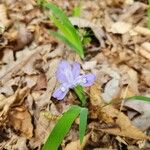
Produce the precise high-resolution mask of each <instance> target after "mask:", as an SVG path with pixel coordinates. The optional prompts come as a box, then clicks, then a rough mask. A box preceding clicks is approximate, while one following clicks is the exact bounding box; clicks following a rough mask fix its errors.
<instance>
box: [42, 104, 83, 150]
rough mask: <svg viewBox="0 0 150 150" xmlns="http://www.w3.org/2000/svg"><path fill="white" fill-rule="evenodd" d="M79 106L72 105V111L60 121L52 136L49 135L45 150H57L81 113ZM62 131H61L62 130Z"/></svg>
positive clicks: (66, 113) (65, 114)
mask: <svg viewBox="0 0 150 150" xmlns="http://www.w3.org/2000/svg"><path fill="white" fill-rule="evenodd" d="M80 110H81V108H80V107H79V106H75V105H72V106H71V107H70V109H69V110H68V111H67V112H65V113H64V115H63V116H62V117H61V118H60V119H59V120H58V122H57V123H56V125H55V127H54V128H53V130H52V132H51V134H50V135H49V137H48V139H47V141H46V143H45V144H44V147H43V150H49V149H50V148H51V149H52V150H57V149H58V147H59V145H60V144H61V142H62V140H63V139H64V137H65V135H66V134H67V133H68V132H69V129H70V128H71V125H72V123H73V122H74V120H75V119H76V118H77V116H78V115H79V113H80ZM60 129H61V130H60Z"/></svg>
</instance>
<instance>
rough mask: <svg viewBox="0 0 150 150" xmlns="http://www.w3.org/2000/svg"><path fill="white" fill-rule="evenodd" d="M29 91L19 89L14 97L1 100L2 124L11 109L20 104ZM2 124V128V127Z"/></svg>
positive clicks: (0, 114)
mask: <svg viewBox="0 0 150 150" xmlns="http://www.w3.org/2000/svg"><path fill="white" fill-rule="evenodd" d="M28 91H29V89H28V88H26V87H25V88H23V89H18V90H17V91H16V92H15V94H14V95H12V96H10V97H8V98H3V99H1V100H0V110H1V111H0V120H1V123H2V120H3V118H6V117H7V114H8V111H9V110H10V109H11V107H12V106H15V104H17V105H18V104H20V103H22V101H23V100H24V98H25V97H26V95H27V93H28ZM1 123H0V126H1Z"/></svg>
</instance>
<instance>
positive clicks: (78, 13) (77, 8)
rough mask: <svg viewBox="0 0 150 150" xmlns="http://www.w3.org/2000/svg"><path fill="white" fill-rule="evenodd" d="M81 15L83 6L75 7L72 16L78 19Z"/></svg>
mask: <svg viewBox="0 0 150 150" xmlns="http://www.w3.org/2000/svg"><path fill="white" fill-rule="evenodd" d="M80 14H81V4H79V5H77V6H75V7H74V9H73V12H72V16H75V17H78V16H80Z"/></svg>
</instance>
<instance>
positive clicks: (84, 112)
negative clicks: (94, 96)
mask: <svg viewBox="0 0 150 150" xmlns="http://www.w3.org/2000/svg"><path fill="white" fill-rule="evenodd" d="M87 116H88V109H87V108H82V109H81V111H80V124H79V137H80V143H82V142H83V138H84V135H85V131H86V126H87Z"/></svg>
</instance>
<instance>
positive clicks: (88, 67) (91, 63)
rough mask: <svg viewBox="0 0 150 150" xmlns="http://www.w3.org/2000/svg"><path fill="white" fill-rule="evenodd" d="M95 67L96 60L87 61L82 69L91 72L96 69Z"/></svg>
mask: <svg viewBox="0 0 150 150" xmlns="http://www.w3.org/2000/svg"><path fill="white" fill-rule="evenodd" d="M96 65H97V61H96V60H91V61H88V62H85V63H84V64H83V65H82V68H83V69H84V70H92V69H94V68H95V67H96Z"/></svg>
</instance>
